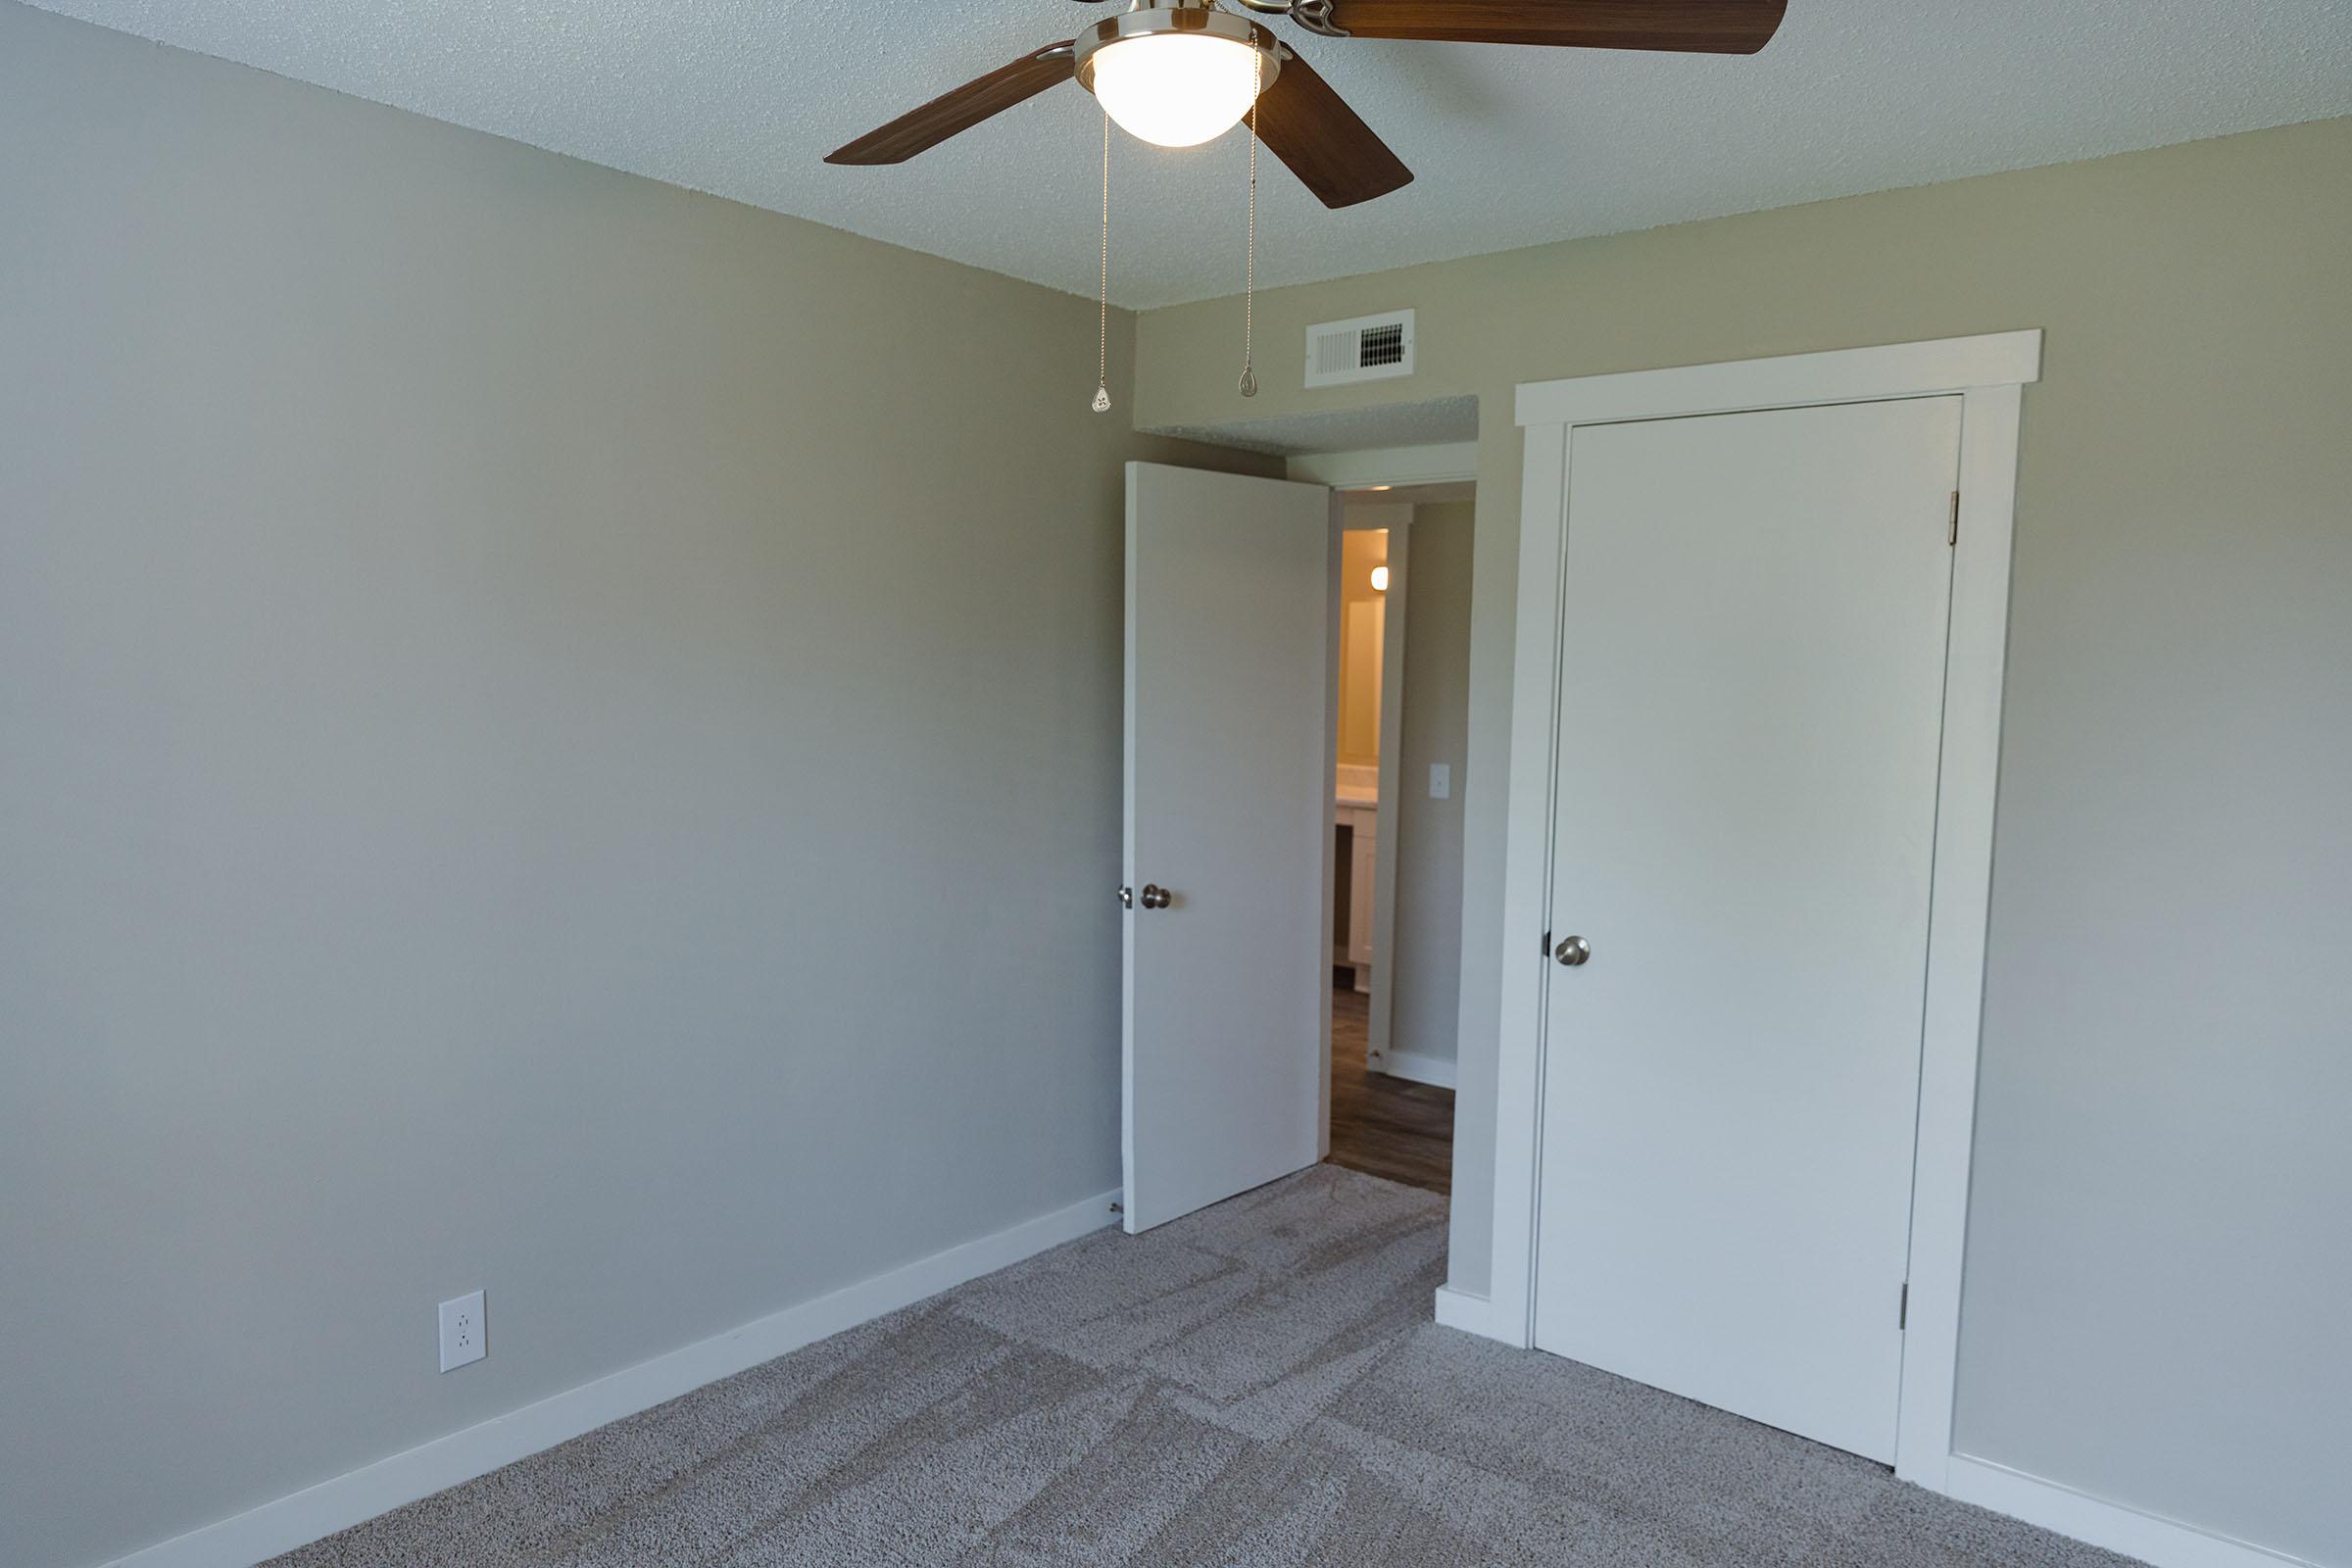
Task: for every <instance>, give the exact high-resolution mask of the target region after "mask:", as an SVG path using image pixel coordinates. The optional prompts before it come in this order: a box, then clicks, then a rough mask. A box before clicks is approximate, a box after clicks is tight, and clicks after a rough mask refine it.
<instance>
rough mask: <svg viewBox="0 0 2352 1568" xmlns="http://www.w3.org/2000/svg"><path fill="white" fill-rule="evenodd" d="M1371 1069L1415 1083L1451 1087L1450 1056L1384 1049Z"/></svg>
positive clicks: (1451, 1066)
mask: <svg viewBox="0 0 2352 1568" xmlns="http://www.w3.org/2000/svg"><path fill="white" fill-rule="evenodd" d="M1373 1070H1374V1071H1375V1072H1385V1073H1387V1074H1388V1075H1389V1076H1390V1077H1392V1078H1403V1079H1407V1080H1409V1081H1411V1082H1413V1083H1417V1084H1435V1085H1436V1086H1437V1087H1438V1088H1440V1089H1451V1088H1452V1087H1453V1058H1452V1057H1451V1056H1424V1055H1420V1054H1417V1053H1414V1052H1410V1051H1384V1052H1382V1053H1381V1054H1380V1064H1379V1066H1377V1067H1375V1068H1374V1069H1373Z"/></svg>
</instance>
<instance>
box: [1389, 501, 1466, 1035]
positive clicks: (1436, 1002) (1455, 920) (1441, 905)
mask: <svg viewBox="0 0 2352 1568" xmlns="http://www.w3.org/2000/svg"><path fill="white" fill-rule="evenodd" d="M1472 537H1473V532H1472V508H1471V505H1470V503H1469V502H1467V501H1454V502H1438V503H1432V504H1428V505H1424V506H1417V507H1415V508H1414V509H1413V527H1412V535H1411V538H1412V543H1411V544H1410V546H1408V547H1407V551H1406V560H1405V574H1406V578H1407V583H1408V586H1407V588H1406V590H1405V614H1404V707H1403V711H1402V715H1401V719H1400V725H1401V728H1402V729H1403V731H1404V733H1403V736H1402V737H1401V740H1400V743H1399V746H1398V757H1397V809H1396V823H1397V828H1396V831H1395V833H1393V834H1392V835H1391V836H1390V838H1389V841H1388V844H1387V845H1384V846H1383V848H1384V849H1388V848H1391V847H1392V846H1393V853H1394V854H1395V855H1396V857H1397V943H1396V949H1395V957H1394V962H1395V964H1396V969H1397V973H1396V977H1395V981H1394V984H1395V990H1394V992H1393V994H1392V995H1393V1000H1392V1001H1391V1003H1390V1014H1389V1016H1390V1020H1391V1023H1390V1036H1389V1046H1390V1049H1391V1050H1392V1051H1398V1052H1405V1053H1409V1054H1413V1055H1417V1056H1434V1057H1437V1058H1439V1059H1441V1060H1444V1061H1451V1060H1452V1059H1453V1054H1454V1047H1453V1043H1454V1030H1455V1015H1456V1012H1457V1009H1458V1008H1459V1005H1460V1001H1461V967H1462V763H1463V760H1464V758H1465V757H1466V755H1467V753H1468V746H1469V738H1470V568H1471V560H1470V545H1471V540H1472ZM1432 762H1444V763H1446V764H1447V765H1448V766H1450V767H1451V768H1452V769H1453V793H1452V795H1451V796H1450V797H1449V798H1447V799H1446V800H1443V801H1433V800H1431V799H1430V798H1429V764H1430V763H1432Z"/></svg>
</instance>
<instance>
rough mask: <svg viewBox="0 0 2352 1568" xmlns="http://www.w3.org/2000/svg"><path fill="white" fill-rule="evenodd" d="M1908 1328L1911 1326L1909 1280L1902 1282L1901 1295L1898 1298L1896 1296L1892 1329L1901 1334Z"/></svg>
mask: <svg viewBox="0 0 2352 1568" xmlns="http://www.w3.org/2000/svg"><path fill="white" fill-rule="evenodd" d="M1910 1326H1911V1282H1910V1281H1909V1280H1905V1281H1903V1291H1902V1294H1901V1295H1900V1296H1898V1297H1896V1298H1895V1302H1894V1328H1895V1332H1896V1333H1898V1334H1899V1333H1901V1332H1902V1331H1903V1330H1905V1329H1907V1328H1909V1327H1910Z"/></svg>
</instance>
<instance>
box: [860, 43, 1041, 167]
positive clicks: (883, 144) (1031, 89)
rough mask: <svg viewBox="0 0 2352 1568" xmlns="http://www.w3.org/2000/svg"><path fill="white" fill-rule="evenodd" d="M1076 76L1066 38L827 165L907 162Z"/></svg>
mask: <svg viewBox="0 0 2352 1568" xmlns="http://www.w3.org/2000/svg"><path fill="white" fill-rule="evenodd" d="M1076 73H1077V67H1076V66H1075V65H1073V64H1072V62H1071V58H1070V44H1069V40H1068V39H1066V38H1065V39H1063V40H1062V41H1061V42H1060V43H1050V44H1048V45H1046V46H1045V47H1044V48H1043V49H1040V50H1038V51H1037V52H1036V53H1034V54H1026V55H1023V56H1021V58H1020V59H1018V60H1015V61H1014V62H1013V63H1012V64H1010V65H1008V66H1000V67H998V68H997V69H996V70H994V71H992V72H990V73H988V74H987V75H985V76H982V77H981V78H980V79H979V80H977V81H967V82H965V83H964V84H963V85H962V86H960V87H958V88H956V90H955V91H954V92H950V93H943V94H941V95H940V96H939V97H937V98H934V99H932V100H931V101H930V102H929V103H927V104H925V105H923V107H922V108H920V109H914V110H909V111H908V112H907V113H906V114H903V115H901V116H900V117H899V118H898V119H896V120H894V121H892V122H891V123H889V124H887V125H884V126H883V127H882V128H881V129H879V130H871V131H868V132H866V133H865V134H864V135H862V136H860V137H858V139H857V140H856V141H854V142H851V143H850V144H849V145H848V146H846V147H841V148H836V149H835V150H834V151H832V152H829V153H827V154H826V155H825V162H826V163H828V164H903V163H905V162H906V161H907V159H909V158H912V157H913V156H914V155H915V154H916V153H919V152H922V151H924V150H926V149H927V148H932V147H936V146H938V145H939V144H940V143H941V142H943V141H946V140H947V139H948V138H949V137H950V136H953V135H955V134H956V132H958V131H965V130H969V129H971V128H972V127H973V126H974V125H977V124H978V123H980V122H982V121H983V120H986V119H988V118H989V117H991V116H992V115H1001V114H1003V113H1004V112H1005V110H1007V109H1010V108H1011V107H1012V106H1013V105H1014V104H1017V103H1024V102H1026V101H1028V100H1029V99H1031V98H1034V97H1036V96H1037V95H1038V94H1039V93H1041V92H1044V91H1045V90H1046V89H1047V88H1048V87H1051V86H1053V85H1054V83H1055V82H1061V81H1067V80H1069V79H1070V77H1071V76H1073V75H1075V74H1076Z"/></svg>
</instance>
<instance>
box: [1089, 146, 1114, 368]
mask: <svg viewBox="0 0 2352 1568" xmlns="http://www.w3.org/2000/svg"><path fill="white" fill-rule="evenodd" d="M1097 297H1098V299H1099V301H1100V308H1099V312H1098V317H1097V321H1096V342H1095V401H1094V403H1093V404H1092V405H1091V407H1092V408H1093V409H1094V411H1095V412H1096V413H1097V414H1108V413H1109V412H1110V116H1109V114H1108V113H1107V112H1105V113H1104V114H1103V283H1102V288H1101V291H1100V293H1099V294H1098V296H1097Z"/></svg>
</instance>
